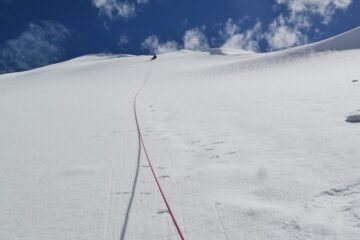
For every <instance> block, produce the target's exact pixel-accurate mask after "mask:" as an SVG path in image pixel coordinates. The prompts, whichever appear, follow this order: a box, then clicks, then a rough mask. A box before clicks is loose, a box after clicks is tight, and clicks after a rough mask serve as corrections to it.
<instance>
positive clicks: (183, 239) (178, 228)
mask: <svg viewBox="0 0 360 240" xmlns="http://www.w3.org/2000/svg"><path fill="white" fill-rule="evenodd" d="M152 66H153V61H151V65H150V69H149V72H148V74H147V75H146V78H145V81H144V82H143V85H142V86H141V87H140V89H139V90H138V92H137V93H136V95H135V98H134V114H135V121H136V127H137V131H138V136H139V140H140V142H141V145H142V148H143V149H144V153H145V157H146V160H147V162H148V164H149V167H150V169H151V172H152V175H153V177H154V179H155V182H156V185H157V187H158V189H159V191H160V194H161V197H162V199H163V201H164V203H165V205H166V208H167V210H168V212H169V214H170V216H171V219H172V222H173V223H174V226H175V228H176V230H177V232H178V234H179V236H180V238H181V240H185V237H184V234H183V233H182V231H181V229H180V227H179V224H178V223H177V221H176V218H175V215H174V213H173V211H172V209H171V206H170V204H169V201H168V200H167V198H166V196H165V192H164V190H163V189H162V187H161V184H160V181H159V178H158V177H157V175H156V173H155V170H154V168H153V165H152V162H151V160H150V157H149V154H148V151H147V149H146V145H145V141H144V138H143V135H142V133H141V129H140V124H139V118H138V114H137V108H136V106H137V100H138V96H139V95H140V93H141V92H142V90H143V89H144V87H145V85H146V83H147V82H148V81H149V78H150V73H151V70H152Z"/></svg>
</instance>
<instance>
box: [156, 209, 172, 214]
mask: <svg viewBox="0 0 360 240" xmlns="http://www.w3.org/2000/svg"><path fill="white" fill-rule="evenodd" d="M165 213H169V211H168V210H166V209H163V210H159V211H158V212H157V213H156V214H165Z"/></svg>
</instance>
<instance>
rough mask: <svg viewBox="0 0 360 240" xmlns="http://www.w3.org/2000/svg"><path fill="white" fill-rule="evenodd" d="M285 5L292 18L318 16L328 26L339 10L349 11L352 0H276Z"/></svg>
mask: <svg viewBox="0 0 360 240" xmlns="http://www.w3.org/2000/svg"><path fill="white" fill-rule="evenodd" d="M276 2H277V3H278V4H285V5H286V6H287V7H288V9H289V10H290V11H291V17H292V18H293V19H296V18H297V17H301V15H318V16H320V17H322V18H323V23H325V24H328V23H330V21H331V20H332V17H333V16H334V14H335V12H336V11H337V10H345V9H347V8H348V7H349V6H350V4H351V3H352V0H276Z"/></svg>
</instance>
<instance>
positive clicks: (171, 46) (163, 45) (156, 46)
mask: <svg viewBox="0 0 360 240" xmlns="http://www.w3.org/2000/svg"><path fill="white" fill-rule="evenodd" d="M141 48H142V49H145V50H149V51H150V52H152V53H156V54H161V53H168V52H173V51H176V50H178V49H179V45H178V43H177V42H175V41H168V42H160V40H159V38H158V37H157V36H156V35H152V36H150V37H148V38H146V39H145V41H144V42H143V43H142V44H141Z"/></svg>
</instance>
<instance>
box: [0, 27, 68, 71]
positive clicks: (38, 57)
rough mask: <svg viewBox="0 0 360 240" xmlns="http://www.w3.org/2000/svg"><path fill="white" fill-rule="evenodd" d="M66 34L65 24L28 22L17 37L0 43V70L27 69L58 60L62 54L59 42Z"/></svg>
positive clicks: (62, 50)
mask: <svg viewBox="0 0 360 240" xmlns="http://www.w3.org/2000/svg"><path fill="white" fill-rule="evenodd" d="M68 34H69V31H68V29H67V28H66V27H65V26H63V25H61V24H59V23H57V22H54V21H43V22H42V23H40V24H33V23H30V24H29V26H28V28H27V29H26V30H25V31H24V32H23V33H22V34H21V35H20V36H19V37H18V38H16V39H11V40H8V41H6V42H5V43H3V44H1V45H0V70H1V71H5V72H10V71H18V70H28V69H32V68H35V67H40V66H44V65H48V64H50V63H53V62H56V61H58V60H60V59H61V58H62V57H63V55H64V49H63V48H62V47H61V43H62V42H63V41H64V40H65V39H66V37H67V36H68Z"/></svg>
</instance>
